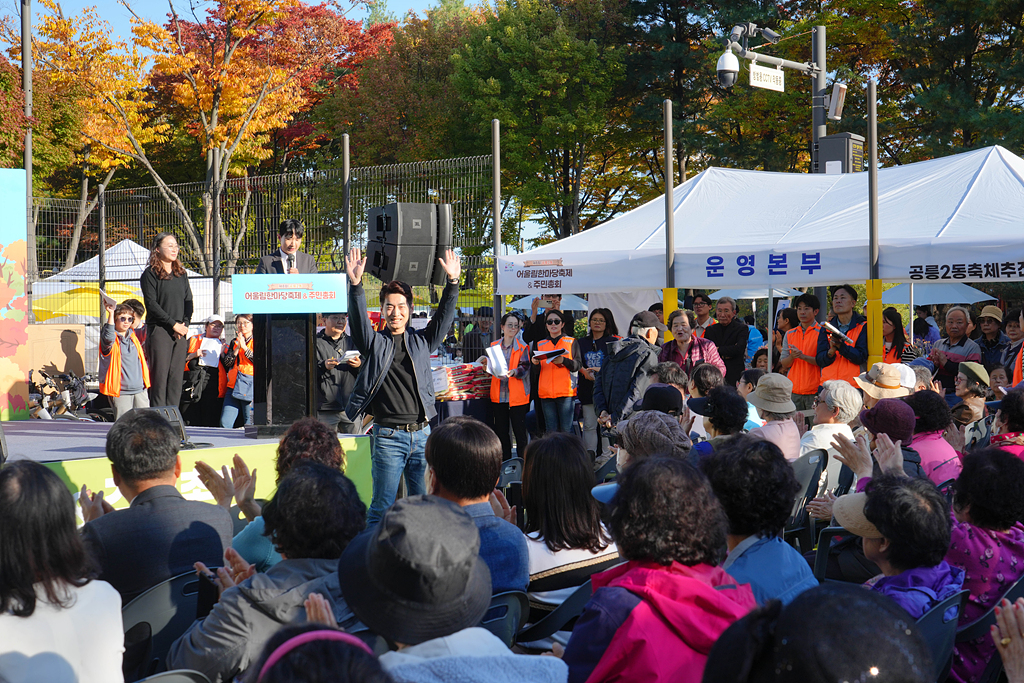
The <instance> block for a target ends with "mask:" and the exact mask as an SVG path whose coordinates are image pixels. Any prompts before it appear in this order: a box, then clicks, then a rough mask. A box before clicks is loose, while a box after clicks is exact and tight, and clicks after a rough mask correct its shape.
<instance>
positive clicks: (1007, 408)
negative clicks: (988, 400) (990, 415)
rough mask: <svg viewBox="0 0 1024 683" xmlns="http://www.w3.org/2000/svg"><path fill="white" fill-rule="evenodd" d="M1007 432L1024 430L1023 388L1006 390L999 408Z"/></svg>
mask: <svg viewBox="0 0 1024 683" xmlns="http://www.w3.org/2000/svg"><path fill="white" fill-rule="evenodd" d="M999 412H1000V413H1002V418H1003V422H1004V423H1005V424H1006V430H1007V431H1009V432H1024V389H1015V390H1014V391H1008V392H1006V395H1005V396H1003V399H1002V405H1001V406H1000V408H999Z"/></svg>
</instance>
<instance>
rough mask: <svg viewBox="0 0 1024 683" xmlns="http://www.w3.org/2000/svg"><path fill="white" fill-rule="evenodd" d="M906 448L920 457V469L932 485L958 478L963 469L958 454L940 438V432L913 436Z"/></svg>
mask: <svg viewBox="0 0 1024 683" xmlns="http://www.w3.org/2000/svg"><path fill="white" fill-rule="evenodd" d="M907 447H908V448H912V449H914V450H915V451H917V453H918V455H920V456H921V467H923V468H924V471H925V473H926V474H927V475H928V478H929V479H931V480H932V483H933V484H941V483H942V482H944V481H948V480H949V479H957V478H959V476H960V471H961V470H962V469H963V468H964V466H963V464H962V463H961V462H960V456H959V454H958V453H957V452H956V451H955V450H953V447H952V446H950V445H949V443H948V442H947V441H946V440H945V439H944V438H942V432H941V431H939V432H922V433H920V434H915V435H914V438H913V439H911V440H910V443H909V444H907Z"/></svg>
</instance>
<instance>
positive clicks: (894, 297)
mask: <svg viewBox="0 0 1024 683" xmlns="http://www.w3.org/2000/svg"><path fill="white" fill-rule="evenodd" d="M910 287H911V285H910V284H902V285H897V286H895V287H893V288H892V289H887V290H885V291H884V292H882V303H883V304H908V303H910V301H911V299H910ZM993 300H995V297H994V296H989V295H988V294H986V293H985V292H982V291H981V290H978V289H975V288H974V287H971V286H969V285H965V284H963V283H961V282H950V283H948V284H941V283H940V284H915V285H914V299H913V302H914V305H915V306H932V305H936V304H976V303H978V302H979V301H993Z"/></svg>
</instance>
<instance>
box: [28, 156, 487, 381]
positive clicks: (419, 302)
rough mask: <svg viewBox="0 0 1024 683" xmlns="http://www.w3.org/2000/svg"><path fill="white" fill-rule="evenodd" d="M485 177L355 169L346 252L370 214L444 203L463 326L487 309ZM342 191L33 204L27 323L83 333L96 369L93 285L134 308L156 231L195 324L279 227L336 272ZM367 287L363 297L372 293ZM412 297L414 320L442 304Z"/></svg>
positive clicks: (417, 168)
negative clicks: (172, 248)
mask: <svg viewBox="0 0 1024 683" xmlns="http://www.w3.org/2000/svg"><path fill="white" fill-rule="evenodd" d="M491 173H492V157H491V156H489V155H487V156H478V157H466V158H459V159H444V160H438V161H427V162H419V163H411V164H397V165H391V166H373V167H367V168H354V169H352V170H351V173H350V184H349V193H348V197H349V202H348V204H349V206H348V210H349V215H350V216H351V238H352V244H353V245H355V246H359V247H364V246H365V244H366V212H367V210H369V209H370V208H373V207H376V206H383V205H384V204H388V203H391V202H431V203H450V204H451V205H452V219H453V237H454V242H455V246H456V248H457V250H458V251H459V252H460V253H461V255H462V264H463V273H464V276H463V284H462V289H463V291H462V293H461V295H460V298H459V306H460V308H461V309H462V311H463V313H464V318H463V320H462V321H461V325H465V324H466V323H467V322H468V321H469V319H470V317H471V315H472V311H473V310H475V309H479V308H480V307H483V306H490V305H491V303H492V300H493V294H494V292H493V278H492V274H491V268H492V264H493V261H492V257H491V255H490V254H489V252H490V250H491V249H490V247H491V239H490V228H491V223H492V220H491V192H492V188H491ZM344 189H345V188H344V180H343V175H342V172H341V171H340V170H326V171H313V172H302V173H289V174H280V175H270V176H257V177H247V178H232V179H229V180H227V181H225V182H223V183H209V184H208V183H202V182H196V183H182V184H177V185H171V186H169V187H168V188H166V190H165V191H161V188H159V187H156V186H153V187H138V188H131V189H120V190H108V191H106V192H103V193H102V194H101V196H99V197H97V198H95V199H93V200H91V201H86V202H81V201H79V200H76V199H54V198H46V197H39V198H35V199H34V200H33V218H34V222H35V227H36V248H37V259H36V261H37V263H38V272H37V273H30V274H29V278H30V279H31V280H32V308H33V314H34V317H35V320H36V322H42V323H54V324H62V323H63V324H67V323H79V324H85V325H86V359H87V361H86V363H87V364H86V367H87V369H90V368H91V369H95V368H96V365H97V361H96V352H95V350H94V349H95V348H98V338H99V325H100V318H99V315H100V304H99V296H98V294H97V289H98V287H99V283H100V282H102V283H104V286H105V287H106V289H107V291H108V292H109V293H110V294H111V295H112V296H114V298H117V299H120V298H124V297H125V296H136V297H137V298H139V299H141V292H139V289H138V281H139V275H140V274H141V272H142V270H144V269H145V267H146V265H148V261H149V252H150V248H151V247H152V243H153V240H154V239H155V237H156V236H157V235H158V234H159V233H161V232H169V233H172V234H174V235H175V236H176V237H177V239H178V243H179V245H180V246H181V251H180V254H179V259H180V261H181V262H182V265H183V266H185V268H187V269H188V270H189V271H190V278H191V280H192V281H191V285H192V291H193V296H194V299H195V313H194V315H193V320H194V321H200V320H202V319H204V318H205V317H206V316H208V315H210V314H211V313H213V312H219V313H221V314H223V315H225V317H229V316H230V314H231V296H230V281H231V275H232V274H234V273H251V272H253V271H254V270H255V268H256V265H257V264H258V262H259V259H260V258H261V257H262V256H264V255H265V254H268V253H271V252H272V251H275V250H276V249H277V248H278V242H277V226H278V225H279V224H280V222H281V221H282V220H284V219H286V218H297V219H299V220H300V221H302V223H303V224H304V225H305V226H306V233H305V237H304V239H303V245H302V249H303V251H305V252H307V253H310V254H312V255H313V256H314V257H315V258H316V259H317V263H318V266H319V269H320V271H321V272H338V271H343V270H344V253H343V251H344V234H345V215H346V206H345V198H346V194H345V192H344ZM101 234H102V241H103V245H104V247H105V249H104V252H103V256H102V258H101V257H100V241H101ZM367 280H368V282H367V287H368V289H370V291H373V289H372V288H374V287H375V286H378V285H379V283H377V282H376V281H373V279H372V278H370V277H367ZM215 281H216V283H217V287H216V289H217V290H219V291H218V294H219V296H218V297H215V294H214V289H215V288H214V282H215ZM414 293H415V296H416V310H417V311H425V310H428V309H429V307H430V304H431V303H436V301H437V298H438V294H439V292H438V291H436V290H435V288H433V287H416V288H414ZM216 299H219V301H218V304H219V305H215V300H216ZM215 308H216V311H215ZM229 332H230V330H229Z"/></svg>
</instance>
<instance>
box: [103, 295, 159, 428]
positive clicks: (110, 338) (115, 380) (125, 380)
mask: <svg viewBox="0 0 1024 683" xmlns="http://www.w3.org/2000/svg"><path fill="white" fill-rule="evenodd" d="M134 326H135V311H134V309H132V307H131V306H129V305H127V304H123V303H122V304H118V305H117V306H114V305H113V304H108V305H107V322H106V324H105V325H104V326H103V329H102V330H100V393H101V394H103V395H104V396H106V397H107V398H108V399H109V400H110V405H111V406H112V407H113V409H114V420H117V418H119V417H121V416H122V415H124V414H125V413H127V412H128V411H129V410H131V409H133V408H148V407H149V392H148V391H147V390H148V389H149V385H150V382H149V364H148V363H146V354H145V353H144V352H143V350H142V342H140V341H139V338H138V337H136V336H135V331H134V330H133V327H134Z"/></svg>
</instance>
